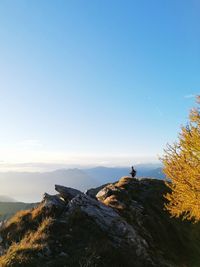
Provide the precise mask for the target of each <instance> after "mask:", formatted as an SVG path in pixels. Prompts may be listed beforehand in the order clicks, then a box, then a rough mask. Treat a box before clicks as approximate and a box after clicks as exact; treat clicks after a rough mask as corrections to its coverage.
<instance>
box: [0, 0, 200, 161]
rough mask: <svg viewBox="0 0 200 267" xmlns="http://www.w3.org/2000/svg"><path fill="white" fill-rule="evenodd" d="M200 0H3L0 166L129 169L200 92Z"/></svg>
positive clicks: (171, 136) (167, 134)
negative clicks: (48, 164)
mask: <svg viewBox="0 0 200 267" xmlns="http://www.w3.org/2000/svg"><path fill="white" fill-rule="evenodd" d="M199 14H200V2H199V1H197V0H191V1H187V0H181V1H179V0H169V1H160V0H152V1H148V0H145V1H144V0H141V1H132V0H130V1H128V0H125V1H121V0H109V1H107V0H102V1H99V0H86V1H81V0H79V1H77V0H70V1H69V0H67V1H64V0H59V1H51V0H48V1H47V0H34V1H33V0H30V1H25V0H19V1H11V0H3V1H0V73H1V75H0V101H1V102H0V114H1V116H0V125H1V128H0V129H1V130H0V162H1V163H2V164H7V163H22V162H23V163H24V162H57V163H59V162H62V163H63V162H66V163H70V164H71V163H77V164H88V165H90V164H97V165H99V164H104V165H106V164H107V165H109V164H110V165H117V164H119V165H126V164H129V162H130V163H131V162H133V161H134V160H135V161H136V159H138V160H139V161H145V160H146V161H147V160H148V161H149V160H151V159H156V158H157V156H158V155H160V154H161V153H162V150H163V148H164V147H165V145H166V143H167V142H172V141H174V140H175V139H176V137H177V134H178V132H179V129H180V125H181V124H185V123H186V122H187V117H188V112H189V110H190V108H191V107H192V106H194V104H195V99H194V95H196V94H198V93H199V91H200V75H199V72H200V16H199Z"/></svg>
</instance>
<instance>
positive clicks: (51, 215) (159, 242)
mask: <svg viewBox="0 0 200 267" xmlns="http://www.w3.org/2000/svg"><path fill="white" fill-rule="evenodd" d="M55 189H56V190H57V192H58V194H57V195H53V196H52V195H48V194H45V196H44V199H43V201H42V202H41V203H39V204H38V206H37V207H35V208H32V209H30V210H27V211H23V212H22V211H21V212H19V213H17V214H16V215H15V216H13V217H12V218H11V219H9V220H8V221H7V222H6V223H4V224H3V225H2V226H1V229H0V236H1V241H2V242H1V249H0V251H1V255H2V256H1V257H0V263H1V266H2V267H11V266H12V267H18V266H34V267H37V266H38V267H39V266H52V267H53V266H55V267H59V266H60V267H61V266H62V267H63V266H70V267H73V266H74V267H75V266H76V267H77V266H81V267H82V266H88V267H89V266H91V267H92V266H93V267H94V266H99V267H100V266H115V267H122V266H128V267H134V266H135V267H140V266H141V267H145V266H146V267H151V266H152V267H153V266H155V267H160V266H163V267H165V266H166V267H181V266H182V267H197V266H198V263H199V262H200V225H199V224H192V223H189V222H185V221H181V220H180V219H175V218H170V216H169V214H168V212H167V211H165V210H163V205H164V198H163V194H165V193H166V192H167V191H168V190H169V188H167V187H166V186H165V183H164V182H163V181H160V180H155V179H142V180H137V179H133V178H130V177H123V178H121V179H120V180H119V181H118V182H116V183H113V184H108V185H106V186H104V187H102V188H101V189H98V190H96V191H95V190H88V191H87V192H86V193H85V194H84V193H82V192H80V191H78V190H75V189H72V188H68V187H63V186H56V187H55ZM96 193H97V194H96Z"/></svg>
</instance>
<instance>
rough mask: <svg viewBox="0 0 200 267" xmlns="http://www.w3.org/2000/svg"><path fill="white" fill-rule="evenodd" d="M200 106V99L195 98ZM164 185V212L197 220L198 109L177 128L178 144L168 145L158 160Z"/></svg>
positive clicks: (199, 210) (199, 209) (199, 214)
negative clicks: (164, 180) (166, 180)
mask: <svg viewBox="0 0 200 267" xmlns="http://www.w3.org/2000/svg"><path fill="white" fill-rule="evenodd" d="M197 102H198V104H200V96H198V97H197ZM162 162H163V164H164V169H163V170H164V173H165V174H166V176H167V177H168V178H169V179H170V182H166V184H167V186H168V187H169V188H170V189H171V190H170V193H168V194H166V195H165V197H166V198H167V200H168V202H167V203H166V205H165V206H166V208H167V210H168V211H169V212H170V213H171V215H172V216H174V217H180V216H181V217H182V218H183V219H188V220H194V221H196V222H197V221H199V220H200V108H199V105H198V107H197V108H194V109H192V110H191V112H190V116H189V123H188V125H187V126H186V127H182V128H181V133H180V134H179V138H178V142H176V143H174V144H173V145H168V146H167V149H165V150H164V156H163V158H162Z"/></svg>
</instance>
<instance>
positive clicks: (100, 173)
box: [0, 164, 164, 202]
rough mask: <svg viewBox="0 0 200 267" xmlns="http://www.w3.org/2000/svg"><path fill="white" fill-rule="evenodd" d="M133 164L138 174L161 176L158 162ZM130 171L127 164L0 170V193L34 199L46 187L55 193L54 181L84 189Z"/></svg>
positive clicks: (28, 199)
mask: <svg viewBox="0 0 200 267" xmlns="http://www.w3.org/2000/svg"><path fill="white" fill-rule="evenodd" d="M135 167H136V170H137V176H138V177H143V176H145V177H155V178H158V179H162V178H164V175H163V173H162V170H161V167H160V165H158V164H140V165H136V166H135ZM129 172H130V168H126V167H124V168H118V167H116V168H114V167H113V168H108V167H95V168H88V169H78V168H75V169H60V170H55V171H51V172H0V194H2V195H4V194H5V195H7V196H9V197H11V198H14V199H17V200H19V201H24V202H37V201H40V200H41V197H42V195H43V193H44V192H45V191H48V192H50V193H54V191H53V190H52V188H53V185H54V184H62V185H64V186H68V187H73V188H77V189H79V190H81V191H85V190H86V189H88V188H92V187H97V186H100V185H102V184H105V183H109V182H114V181H116V180H118V179H119V177H122V176H126V175H129ZM0 201H1V200H0ZM11 201H12V200H11ZM7 202H10V200H8V201H7Z"/></svg>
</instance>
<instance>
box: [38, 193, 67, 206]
mask: <svg viewBox="0 0 200 267" xmlns="http://www.w3.org/2000/svg"><path fill="white" fill-rule="evenodd" d="M43 206H44V207H48V208H51V207H53V206H56V207H64V206H65V202H64V201H63V200H62V199H60V198H59V197H58V196H57V195H49V194H47V193H45V194H44V197H43Z"/></svg>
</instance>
